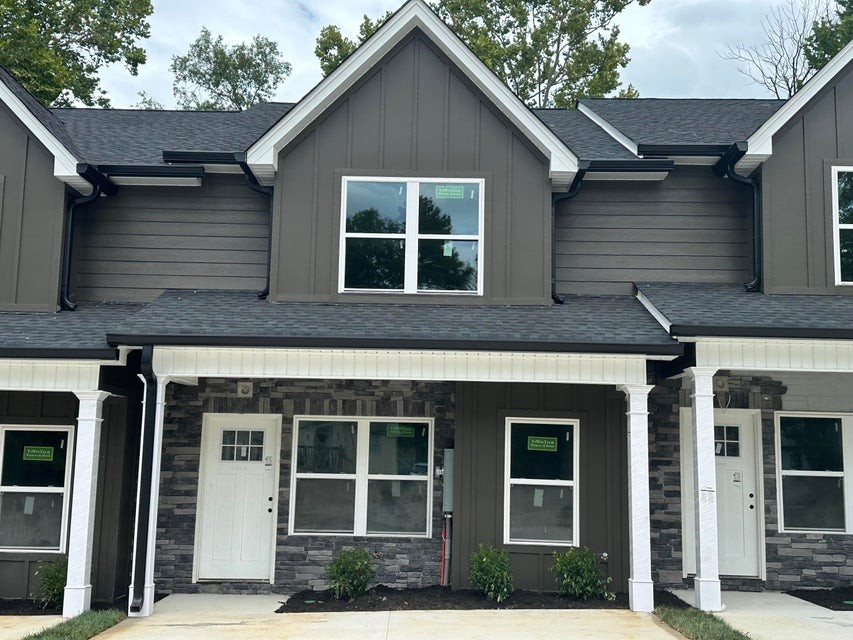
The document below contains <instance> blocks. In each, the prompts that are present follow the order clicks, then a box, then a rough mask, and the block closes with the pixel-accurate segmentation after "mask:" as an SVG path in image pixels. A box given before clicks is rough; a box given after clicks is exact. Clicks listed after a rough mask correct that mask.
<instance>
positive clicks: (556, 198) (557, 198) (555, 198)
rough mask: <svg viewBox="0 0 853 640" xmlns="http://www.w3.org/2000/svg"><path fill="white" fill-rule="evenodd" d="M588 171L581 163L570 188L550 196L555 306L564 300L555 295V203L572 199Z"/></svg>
mask: <svg viewBox="0 0 853 640" xmlns="http://www.w3.org/2000/svg"><path fill="white" fill-rule="evenodd" d="M588 169H589V162H588V161H581V162H580V164H579V166H578V172H577V173H576V174H575V179H574V180H572V184H571V186H569V189H568V191H566V192H565V193H552V194H551V300H553V301H554V302H555V303H556V304H563V303H564V302H565V300H564V299H563V297H562V296H561V295H560V294H559V293H557V203H558V202H562V201H563V200H570V199H571V198H574V197H575V196H576V195H577V194H578V192H579V191H580V190H581V183H582V182H583V177H584V176H585V175H586V172H587V170H588Z"/></svg>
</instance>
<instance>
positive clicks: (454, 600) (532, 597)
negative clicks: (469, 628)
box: [276, 585, 687, 613]
mask: <svg viewBox="0 0 853 640" xmlns="http://www.w3.org/2000/svg"><path fill="white" fill-rule="evenodd" d="M655 598H656V599H657V600H656V602H659V603H660V604H670V599H674V600H675V601H677V602H678V603H681V604H682V605H684V603H682V602H681V600H678V598H675V596H672V595H671V594H669V593H667V592H665V591H660V592H655ZM670 606H678V605H677V604H675V603H673V604H671V605H670ZM684 606H687V605H684ZM627 608H628V596H627V595H625V594H618V595H617V596H616V600H575V599H573V598H567V597H561V596H558V595H557V594H555V593H540V592H535V591H513V592H512V595H511V596H510V597H509V599H508V600H507V601H506V602H502V603H500V604H498V603H496V602H493V601H491V600H486V598H485V596H483V594H482V593H480V592H479V591H474V590H472V589H453V590H451V589H449V588H447V587H424V588H422V589H393V588H391V587H386V586H382V585H380V586H377V587H374V588H373V589H371V590H370V591H368V592H367V593H366V594H365V595H363V596H360V597H358V598H355V599H354V600H347V599H342V600H337V599H335V595H334V593H333V592H332V591H331V590H327V591H311V590H307V591H300V592H299V593H295V594H293V595H292V596H290V598H288V600H287V602H286V603H283V604H282V605H281V607H279V608H278V609H277V610H276V613H312V612H315V613H321V612H322V613H327V612H344V611H434V610H439V609H455V610H462V609H627Z"/></svg>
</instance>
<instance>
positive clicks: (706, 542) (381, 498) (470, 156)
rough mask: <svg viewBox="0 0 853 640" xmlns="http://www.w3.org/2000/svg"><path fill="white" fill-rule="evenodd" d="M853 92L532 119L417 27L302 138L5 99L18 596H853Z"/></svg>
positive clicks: (550, 113) (320, 91) (302, 112)
mask: <svg viewBox="0 0 853 640" xmlns="http://www.w3.org/2000/svg"><path fill="white" fill-rule="evenodd" d="M851 60H853V47H848V48H847V49H845V50H844V51H843V52H842V53H841V54H839V56H838V57H837V58H836V59H835V60H833V61H832V62H831V63H830V64H829V65H828V66H827V67H826V68H825V69H824V70H823V71H822V72H821V73H820V74H818V76H817V77H816V78H815V79H814V80H812V81H811V82H810V83H809V84H808V85H806V87H805V88H804V89H803V90H802V91H801V92H800V93H798V94H797V95H796V96H795V97H794V98H792V99H791V100H789V101H788V102H785V103H783V102H781V101H770V100H607V99H604V100H584V101H581V104H580V105H579V109H578V110H572V111H566V110H538V111H530V110H529V109H527V108H526V107H525V106H524V105H523V104H522V103H521V102H520V101H519V100H518V98H517V97H516V96H514V95H513V94H512V93H511V91H510V90H509V89H508V88H507V87H506V86H504V85H503V84H502V83H500V81H498V79H497V78H496V77H495V76H494V75H493V74H492V73H491V72H490V71H489V70H488V69H487V68H486V67H485V65H484V64H483V63H482V62H481V61H480V60H478V59H477V58H476V57H475V56H474V55H473V54H472V53H471V52H470V50H468V49H467V47H465V46H464V44H462V43H461V42H460V41H459V40H458V38H456V36H455V35H454V34H453V33H452V32H451V31H450V30H449V29H448V28H447V27H446V25H444V24H443V23H442V22H441V21H440V20H439V19H438V18H437V17H436V16H435V15H434V14H433V13H432V11H431V10H430V9H429V8H428V7H427V5H426V4H425V3H424V2H422V0H411V1H410V2H407V3H406V4H405V5H404V6H403V7H402V8H401V9H400V10H399V11H398V12H397V13H396V14H395V15H394V16H393V17H392V18H391V19H390V20H389V21H388V22H387V23H386V24H385V25H384V26H383V27H382V28H381V29H380V30H379V31H378V32H377V33H376V34H375V35H374V36H373V37H372V38H371V39H369V40H368V41H367V42H366V43H365V44H364V45H362V46H361V47H360V48H359V49H358V50H357V51H356V52H355V53H354V54H353V55H352V56H350V57H349V58H348V59H347V60H346V61H345V62H344V63H343V64H342V65H341V66H340V67H339V68H338V69H337V70H336V71H334V72H333V73H332V74H330V75H329V76H328V77H327V78H326V79H324V80H323V81H322V82H321V83H320V84H319V85H318V86H317V87H316V88H315V89H313V90H312V91H311V92H310V93H309V94H308V95H307V96H306V97H305V98H303V99H302V100H301V101H300V102H298V103H296V104H295V105H291V104H264V105H257V106H255V107H253V108H251V109H248V110H247V111H245V112H242V113H209V112H170V111H127V110H106V111H104V110H87V109H56V110H52V111H51V110H47V109H44V108H43V107H41V106H40V105H39V104H38V103H37V102H36V101H35V100H34V99H33V98H32V97H31V96H29V95H28V94H27V93H26V92H25V91H24V90H23V89H22V88H21V87H20V86H19V85H18V84H17V83H16V82H15V80H14V79H13V78H11V76H9V75H8V74H6V73H5V72H2V71H0V81H2V82H0V101H2V105H0V140H2V141H3V142H2V144H3V148H4V151H5V153H4V154H3V157H2V159H0V173H2V194H3V200H2V210H0V265H2V269H0V465H2V466H0V492H2V494H0V568H2V571H0V596H4V597H9V596H14V597H25V596H26V595H27V594H28V593H29V592H31V591H32V590H33V588H34V576H33V573H34V570H35V568H36V566H37V563H38V561H39V560H42V559H47V558H53V557H57V556H61V555H67V557H68V562H69V572H68V585H67V588H66V598H65V612H66V614H68V615H71V614H74V613H77V612H79V611H81V610H84V609H86V608H88V607H89V606H90V603H91V600H92V599H93V598H95V599H99V600H107V601H117V600H119V601H120V600H121V599H122V598H127V601H126V604H127V606H128V609H129V611H130V613H131V615H148V614H150V613H151V612H152V611H153V604H154V592H155V588H156V589H157V590H159V591H164V592H197V591H206V592H209V591H214V592H240V593H243V592H267V591H275V592H292V591H296V590H299V589H302V588H305V587H316V586H319V585H321V584H323V571H324V566H325V563H326V562H327V561H328V559H329V558H330V557H331V555H332V554H334V553H335V552H336V551H337V550H339V549H341V548H344V547H347V546H352V545H358V546H365V547H367V548H368V549H370V551H371V552H372V553H373V555H374V556H375V557H376V559H377V564H378V566H379V575H378V580H379V581H381V582H383V583H387V584H392V585H399V586H420V585H428V584H438V583H442V584H447V583H449V584H452V585H454V586H464V585H466V584H467V575H466V574H467V571H466V569H467V567H466V564H467V557H468V556H469V555H470V553H471V552H472V551H473V550H474V549H475V548H476V546H477V545H478V544H479V543H481V542H485V543H492V544H497V545H499V546H504V547H506V548H507V549H508V550H509V551H510V556H511V560H512V566H513V573H514V576H515V580H516V585H517V586H518V587H521V588H530V589H550V588H551V579H552V578H551V577H550V575H549V570H548V569H549V566H550V560H551V555H552V553H553V552H554V551H555V550H559V549H563V548H566V547H568V546H573V545H582V546H587V547H590V548H591V549H593V550H594V551H596V552H598V553H600V554H602V556H601V557H602V565H601V566H602V568H603V570H604V571H605V572H606V573H607V575H609V576H610V577H612V578H613V584H614V585H615V587H616V588H617V590H619V591H621V592H627V593H628V595H629V598H630V602H631V607H632V608H633V609H635V610H641V611H647V610H651V608H652V606H653V591H652V589H653V586H663V587H666V586H680V585H683V584H695V586H696V593H697V601H698V604H699V605H700V606H701V607H702V608H705V609H718V608H719V607H720V605H721V586H723V587H726V588H765V587H766V588H780V587H784V586H786V585H787V584H789V583H791V582H796V583H799V584H803V585H812V586H821V585H836V584H843V583H845V582H847V581H849V578H850V575H851V573H853V564H851V562H853V561H849V560H848V559H847V558H848V556H850V555H851V554H849V551H850V547H851V545H853V522H851V518H853V473H851V471H853V448H851V447H853V433H850V430H851V429H853V426H851V425H853V417H851V414H853V405H851V404H850V403H851V400H850V397H851V394H850V393H849V390H850V387H851V382H853V344H851V342H850V338H851V332H853V298H851V297H850V296H849V295H848V294H849V292H850V291H853V289H851V288H849V286H847V285H849V284H850V282H851V281H853V275H851V272H853V267H851V264H853V263H851V260H853V258H851V254H850V252H849V251H848V249H847V247H848V245H849V242H848V240H849V238H848V236H849V235H851V234H853V231H850V230H848V227H850V228H851V229H853V219H851V218H850V214H849V209H850V208H851V207H853V204H851V198H853V194H851V187H850V184H851V181H853V178H850V176H853V169H851V167H853V161H851V160H850V158H851V155H850V154H851V153H853V152H851V150H850V147H851V145H853V138H851V136H853V122H851V120H850V118H851V116H850V115H849V114H850V112H853V110H850V109H845V108H844V106H843V105H845V104H849V103H850V93H851V91H853V75H851V68H853V67H851ZM747 176H748V177H747ZM750 281H751V282H750ZM742 283H748V284H749V287H748V289H747V288H745V287H744V286H743V284H742ZM697 532H698V535H697ZM442 533H444V534H445V535H446V536H447V537H448V540H449V541H450V542H451V544H450V545H447V546H446V547H445V551H446V550H447V549H448V548H449V549H450V550H451V551H452V553H451V554H450V555H449V556H448V557H443V556H442V545H441V538H442ZM605 554H606V555H605ZM721 576H722V578H721ZM128 583H129V584H130V588H129V590H128V589H127V585H128Z"/></svg>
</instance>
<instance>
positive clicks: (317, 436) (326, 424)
mask: <svg viewBox="0 0 853 640" xmlns="http://www.w3.org/2000/svg"><path fill="white" fill-rule="evenodd" d="M293 441H294V446H293V472H292V473H293V476H292V479H291V480H292V481H291V485H290V486H291V505H290V533H291V534H314V535H317V534H325V535H358V536H364V535H367V536H406V537H429V536H430V535H431V531H432V519H431V517H430V514H431V513H432V487H431V484H430V471H431V468H432V421H431V420H423V419H420V420H406V419H395V418H325V417H307V416H306V417H297V418H295V419H294V435H293Z"/></svg>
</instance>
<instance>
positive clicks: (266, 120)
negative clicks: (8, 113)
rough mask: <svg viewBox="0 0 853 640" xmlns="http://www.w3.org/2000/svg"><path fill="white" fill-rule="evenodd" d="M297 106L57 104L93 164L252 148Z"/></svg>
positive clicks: (60, 115) (144, 161)
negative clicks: (168, 107) (234, 108)
mask: <svg viewBox="0 0 853 640" xmlns="http://www.w3.org/2000/svg"><path fill="white" fill-rule="evenodd" d="M292 107H293V105H292V104H290V103H285V102H268V103H261V104H257V105H254V106H252V107H250V108H249V109H246V110H245V111H166V110H162V111H159V110H134V109H54V110H53V112H52V113H53V114H55V116H56V117H57V119H58V120H60V121H61V122H62V123H63V124H64V125H65V128H66V129H67V130H68V132H69V134H70V135H71V136H72V137H73V138H74V140H76V141H77V142H78V144H79V146H80V148H81V150H82V152H83V154H84V156H85V158H86V160H87V161H88V162H89V163H91V164H97V165H148V166H150V165H162V164H163V151H214V152H215V151H224V152H238V151H245V150H246V149H248V148H249V147H250V146H251V145H252V143H253V142H255V140H257V139H258V138H259V137H261V135H263V134H264V133H266V131H267V130H268V129H269V128H270V127H271V126H272V125H273V124H275V123H276V122H277V121H278V120H279V119H280V118H281V117H282V116H284V115H285V114H286V113H287V112H288V111H290V109H291V108H292Z"/></svg>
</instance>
